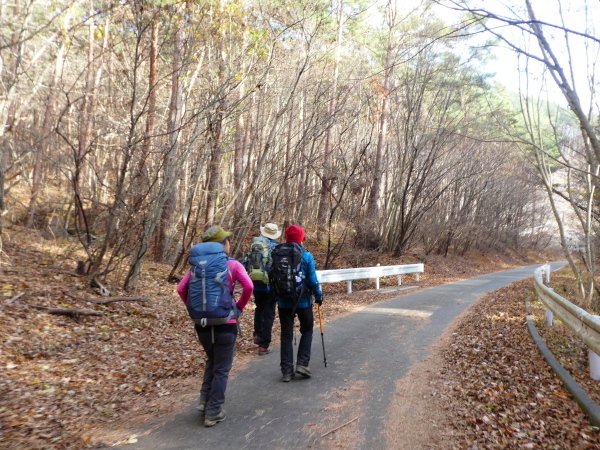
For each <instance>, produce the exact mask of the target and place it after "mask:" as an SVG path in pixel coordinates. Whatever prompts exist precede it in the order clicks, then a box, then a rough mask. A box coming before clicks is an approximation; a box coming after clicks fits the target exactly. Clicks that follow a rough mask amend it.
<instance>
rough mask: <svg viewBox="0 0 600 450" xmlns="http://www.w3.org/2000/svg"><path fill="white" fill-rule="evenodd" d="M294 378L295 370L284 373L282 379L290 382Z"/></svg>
mask: <svg viewBox="0 0 600 450" xmlns="http://www.w3.org/2000/svg"><path fill="white" fill-rule="evenodd" d="M292 378H294V372H292V373H284V374H283V377H281V381H283V382H284V383H289V382H290V381H292Z"/></svg>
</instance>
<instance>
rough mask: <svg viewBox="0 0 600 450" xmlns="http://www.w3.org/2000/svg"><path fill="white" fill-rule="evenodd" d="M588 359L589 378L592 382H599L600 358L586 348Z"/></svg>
mask: <svg viewBox="0 0 600 450" xmlns="http://www.w3.org/2000/svg"><path fill="white" fill-rule="evenodd" d="M588 359H589V360H590V377H592V380H594V381H600V356H598V355H597V354H596V353H595V352H594V351H593V350H592V349H591V348H588Z"/></svg>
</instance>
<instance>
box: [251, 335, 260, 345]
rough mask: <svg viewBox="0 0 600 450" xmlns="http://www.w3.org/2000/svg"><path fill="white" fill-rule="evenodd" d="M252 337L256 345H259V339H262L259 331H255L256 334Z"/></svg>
mask: <svg viewBox="0 0 600 450" xmlns="http://www.w3.org/2000/svg"><path fill="white" fill-rule="evenodd" d="M252 339H253V342H254V343H255V344H256V345H258V343H259V341H260V338H259V337H258V333H254V334H253V335H252Z"/></svg>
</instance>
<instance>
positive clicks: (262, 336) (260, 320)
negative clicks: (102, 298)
mask: <svg viewBox="0 0 600 450" xmlns="http://www.w3.org/2000/svg"><path fill="white" fill-rule="evenodd" d="M254 303H256V310H255V311H254V333H255V334H256V335H257V336H258V346H259V347H262V348H269V345H271V338H272V335H271V334H272V332H273V322H274V321H275V303H276V302H275V296H274V295H273V292H272V291H254Z"/></svg>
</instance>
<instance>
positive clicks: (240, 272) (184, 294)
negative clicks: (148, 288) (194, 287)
mask: <svg viewBox="0 0 600 450" xmlns="http://www.w3.org/2000/svg"><path fill="white" fill-rule="evenodd" d="M227 266H228V267H229V288H230V289H231V292H233V291H234V289H235V283H236V282H239V283H240V284H241V285H242V295H241V296H240V299H239V300H238V301H237V302H235V304H236V305H237V307H238V308H239V310H240V311H243V310H244V308H245V307H246V305H247V304H248V302H249V301H250V297H251V296H252V289H253V286H254V285H253V283H252V280H251V279H250V277H249V276H248V273H247V272H246V269H245V268H244V266H243V265H242V264H241V263H240V262H239V261H236V260H235V259H230V260H228V261H227ZM191 274H192V273H191V272H190V271H189V270H188V272H187V273H186V274H185V277H183V280H181V281H180V282H179V285H178V286H177V293H178V294H179V296H180V297H181V301H183V303H185V304H186V305H187V300H188V288H189V284H190V276H191ZM227 323H236V320H235V319H231V320H230V321H229V322H227Z"/></svg>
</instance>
